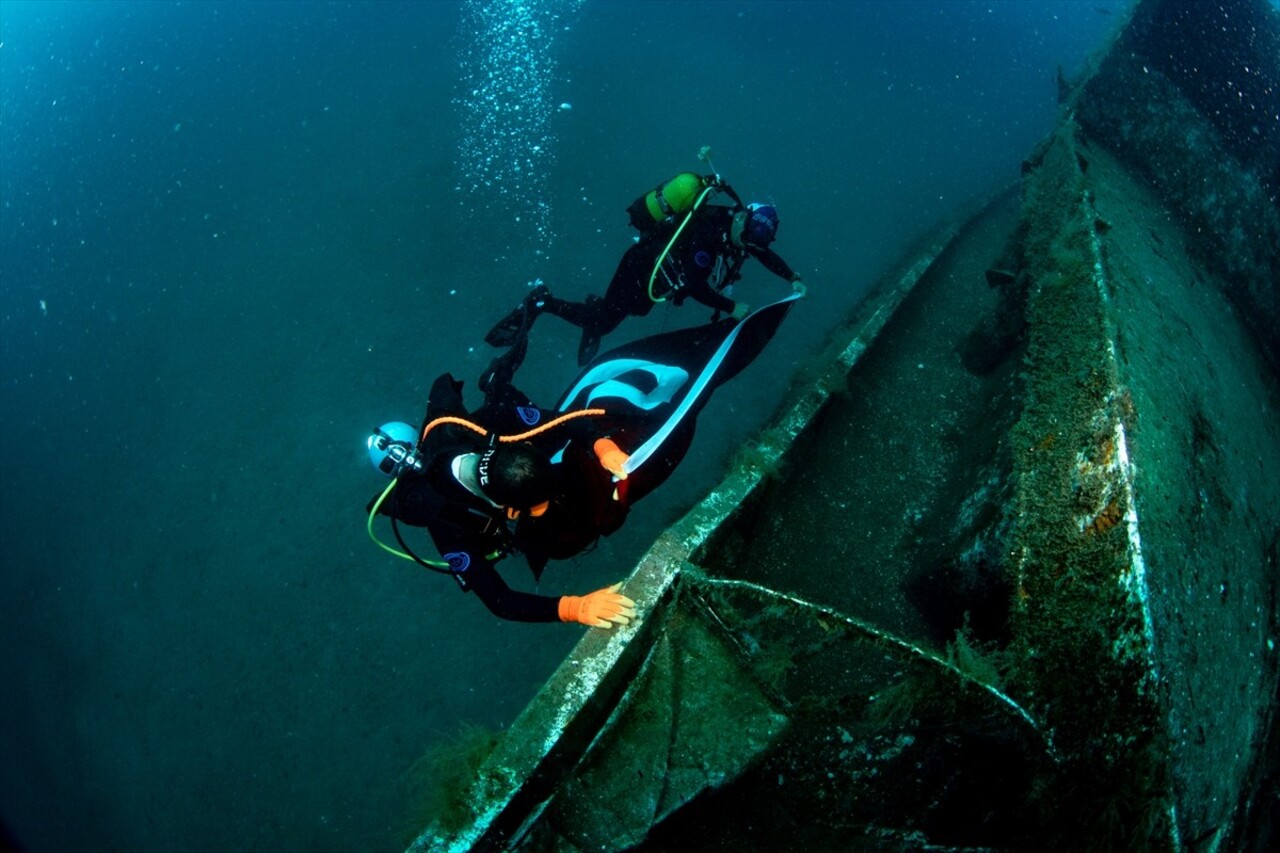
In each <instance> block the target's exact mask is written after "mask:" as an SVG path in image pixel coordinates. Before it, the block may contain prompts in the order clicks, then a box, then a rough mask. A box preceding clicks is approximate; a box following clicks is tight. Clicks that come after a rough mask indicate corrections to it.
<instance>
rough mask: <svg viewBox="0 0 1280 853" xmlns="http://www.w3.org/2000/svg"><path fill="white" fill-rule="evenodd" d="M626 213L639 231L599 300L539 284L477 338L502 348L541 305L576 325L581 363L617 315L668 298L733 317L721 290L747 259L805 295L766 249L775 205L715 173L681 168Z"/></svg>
mask: <svg viewBox="0 0 1280 853" xmlns="http://www.w3.org/2000/svg"><path fill="white" fill-rule="evenodd" d="M706 153H707V152H706V149H704V150H703V153H702V154H701V155H699V156H700V157H701V158H702V159H706V160H708V161H709V159H710V158H709V157H707V156H706ZM716 192H723V193H725V194H726V195H728V196H729V198H730V199H732V201H733V204H732V205H724V204H711V203H707V199H708V198H709V197H710V195H711V194H712V193H716ZM627 213H628V214H629V216H630V219H631V224H632V225H633V226H634V227H635V228H637V229H638V230H639V231H640V237H639V238H638V239H637V242H636V243H635V244H634V245H633V246H631V248H629V249H628V250H627V251H626V253H624V254H623V256H622V260H621V261H620V262H619V263H618V268H617V270H616V271H615V272H614V274H613V278H612V280H610V282H609V287H608V289H607V290H606V291H605V295H604V297H603V298H601V297H598V296H594V295H592V296H588V297H587V298H586V301H584V302H570V301H567V300H564V299H558V298H556V297H555V296H552V295H551V291H550V290H549V289H548V288H547V287H546V286H545V285H541V284H540V285H539V286H538V287H536V288H534V289H533V291H531V292H530V293H529V294H528V295H527V296H526V297H525V298H524V300H523V301H522V302H521V303H520V304H519V305H517V306H516V307H515V309H513V310H512V311H511V313H510V314H508V315H507V316H506V317H504V318H503V319H502V320H500V321H499V322H498V323H497V324H496V325H495V326H494V327H493V328H492V329H491V330H490V331H489V333H488V334H486V335H485V341H486V342H487V343H489V344H490V345H491V346H495V347H504V346H510V345H511V344H512V342H513V341H514V340H515V338H516V336H517V334H518V333H519V330H520V328H521V327H522V326H523V325H524V323H525V322H526V318H528V319H530V320H532V319H533V318H536V317H537V316H538V315H539V314H541V313H542V312H544V311H545V312H548V313H551V314H554V315H556V316H557V317H560V318H561V319H563V320H566V321H568V322H569V323H571V324H573V325H575V326H578V327H579V328H581V329H582V341H581V343H580V344H579V346H578V364H580V365H582V364H586V363H587V362H589V361H590V360H591V359H592V358H594V357H595V354H596V351H597V349H598V348H599V346H600V339H601V338H602V337H603V336H604V335H606V334H608V333H609V332H611V331H613V330H614V329H616V328H617V327H618V325H619V324H621V323H622V321H623V320H624V319H625V318H627V317H628V316H635V317H643V316H645V315H646V314H648V313H649V312H650V311H651V310H652V309H653V306H654V305H655V304H657V303H659V302H665V301H667V300H668V299H670V300H671V301H672V302H674V303H675V304H676V305H680V304H681V303H683V302H684V300H685V299H688V298H692V299H694V300H695V301H697V302H701V303H702V304H703V305H706V306H707V307H709V308H712V309H714V312H715V313H714V314H713V315H712V319H713V320H715V319H718V318H719V316H720V314H722V313H723V314H728V315H730V316H732V317H733V318H734V319H735V320H740V319H742V318H743V317H745V316H746V315H747V312H748V310H749V309H748V307H747V306H746V305H744V304H742V303H740V302H735V301H734V300H733V299H731V298H729V296H728V295H726V291H727V290H729V288H730V286H731V285H732V284H733V283H734V282H735V281H737V280H738V279H739V278H741V276H742V272H741V271H742V265H743V263H744V262H745V261H746V259H747V258H748V257H752V258H755V259H756V260H758V261H759V262H760V263H761V264H763V265H764V267H765V269H767V270H769V272H771V273H773V274H774V275H776V276H778V277H779V278H782V279H785V280H786V281H787V282H789V283H790V284H791V287H792V290H793V292H795V293H798V294H800V295H802V296H803V295H804V293H805V286H804V284H803V282H802V281H801V277H800V275H799V274H798V273H796V272H795V271H794V270H793V269H791V267H790V266H789V265H788V264H787V262H786V261H784V260H783V259H782V258H781V257H780V256H779V255H778V253H777V252H775V251H773V249H771V248H769V245H770V244H771V243H772V242H773V241H774V239H775V238H776V237H777V234H778V211H777V208H775V207H774V206H773V205H771V204H754V203H753V204H743V203H742V200H741V199H740V198H739V197H738V194H737V193H736V192H734V190H733V188H732V187H730V186H729V185H728V184H727V183H725V182H724V181H723V180H721V178H720V176H719V175H718V174H712V175H708V176H705V177H704V176H701V175H698V174H696V173H694V172H682V173H681V174H679V175H677V176H675V177H674V178H672V179H671V180H669V181H666V182H664V183H662V184H659V185H658V186H657V187H655V188H654V189H653V190H651V191H650V192H648V193H646V194H645V195H644V196H641V197H640V198H639V199H637V200H636V201H635V202H634V203H633V204H632V205H631V206H630V207H628V208H627Z"/></svg>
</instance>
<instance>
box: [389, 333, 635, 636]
mask: <svg viewBox="0 0 1280 853" xmlns="http://www.w3.org/2000/svg"><path fill="white" fill-rule="evenodd" d="M524 350H525V336H524V335H523V334H522V335H521V338H520V340H519V341H518V342H517V344H516V346H514V347H513V348H512V349H511V350H510V351H509V352H507V353H506V354H504V355H503V356H502V357H500V358H497V359H494V361H493V362H492V364H491V365H490V367H489V369H488V370H487V371H486V372H485V374H484V375H483V376H482V378H481V380H480V387H481V389H482V390H483V391H484V392H485V400H484V403H483V404H482V405H481V407H480V408H479V409H477V410H476V411H475V412H474V413H468V412H467V410H466V408H465V406H464V405H463V400H462V383H461V382H459V381H457V380H456V379H454V378H453V377H452V376H451V375H450V374H447V373H446V374H443V375H442V376H440V377H439V378H437V379H436V381H435V382H434V383H433V385H432V388H431V392H430V395H429V398H428V404H427V415H426V422H425V424H424V427H423V430H421V431H418V430H414V429H413V428H412V427H410V426H409V425H408V424H404V423H393V424H386V425H384V426H383V427H380V428H379V429H378V430H377V431H376V432H375V433H374V435H373V436H371V437H370V438H369V442H368V446H369V455H370V459H371V461H373V463H374V465H375V467H378V468H379V470H381V471H383V472H384V473H386V474H388V475H391V476H393V477H394V478H395V482H394V483H393V484H392V486H391V488H390V489H389V490H388V491H387V492H384V493H383V494H382V495H381V496H380V497H379V498H376V499H375V500H373V501H370V504H369V506H368V508H367V511H368V512H369V514H370V516H371V519H370V525H372V516H373V514H374V513H375V512H376V513H379V514H382V515H387V516H390V517H391V518H392V520H393V526H394V525H395V523H396V522H402V523H404V524H409V525H413V526H417V527H425V528H427V531H428V532H429V534H430V536H431V539H432V542H433V543H434V545H435V547H436V549H437V550H438V552H439V553H440V554H441V555H443V557H444V560H443V561H431V560H424V559H422V558H419V557H417V555H415V554H413V552H412V551H411V550H409V548H408V545H407V544H406V543H405V542H404V539H403V538H402V537H401V536H400V533H399V530H398V528H396V537H397V539H398V540H399V541H400V544H401V546H402V547H404V548H405V550H406V551H407V552H408V553H407V554H402V556H407V557H410V558H412V559H414V560H416V561H417V562H419V563H421V564H423V565H425V566H427V567H428V568H433V569H435V570H437V571H441V572H445V573H448V574H451V575H452V576H453V578H454V579H455V580H456V581H457V582H458V585H459V586H460V587H462V589H463V590H464V591H470V592H474V593H475V594H476V596H477V597H478V598H480V600H481V601H482V602H483V603H484V605H485V606H486V607H487V608H488V609H489V610H490V611H491V612H492V613H493V614H494V615H496V616H499V617H501V618H503V619H510V620H515V621H521V622H554V621H557V620H559V621H562V622H580V623H582V624H584V625H590V626H594V627H599V628H610V627H612V626H613V625H615V624H618V625H626V624H627V623H628V622H629V621H630V620H631V619H632V618H634V617H635V602H633V601H632V600H631V599H630V598H627V597H626V596H625V595H622V594H621V593H619V592H618V589H619V586H620V585H618V584H615V585H613V586H611V587H607V588H605V589H601V590H597V591H596V592H593V593H590V594H588V595H585V596H568V595H566V596H544V595H536V594H532V593H525V592H519V591H516V590H513V589H511V588H510V587H509V586H507V584H506V582H505V581H504V580H503V579H502V577H501V575H499V574H498V571H497V568H496V567H495V563H496V562H497V561H498V560H500V559H501V558H502V557H505V556H507V555H508V554H510V553H513V552H516V551H520V552H522V553H524V554H525V555H526V558H527V559H528V562H529V566H530V568H531V569H533V572H534V575H535V577H537V576H540V575H541V573H542V569H543V568H544V567H545V566H546V564H547V561H548V559H550V558H562V557H566V556H571V555H572V554H575V553H578V552H580V551H581V550H583V549H584V548H585V547H587V546H589V545H590V544H591V542H592V541H594V539H595V537H596V536H599V535H601V533H603V532H612V530H613V529H616V528H617V526H618V525H621V523H622V520H623V518H625V516H626V508H625V506H622V505H618V506H616V507H610V506H608V504H609V502H610V499H609V495H608V492H607V491H605V493H604V494H603V495H601V494H599V493H600V492H601V491H603V490H605V489H611V488H612V486H611V483H612V479H611V473H610V471H612V470H614V469H618V468H619V466H620V465H621V464H622V462H623V461H625V458H626V455H625V454H623V453H622V452H621V451H620V450H619V449H618V448H617V446H616V445H615V444H613V443H612V442H611V441H610V440H609V439H608V438H601V437H599V436H598V435H597V431H595V430H594V429H592V428H591V427H590V426H589V425H587V424H585V420H586V419H578V420H577V421H575V422H571V423H568V424H567V425H565V426H558V427H552V428H551V429H549V430H547V432H546V433H545V434H540V435H535V436H532V437H531V438H530V439H529V440H522V441H503V440H500V439H499V436H503V435H519V434H525V433H529V432H536V431H537V430H536V425H538V424H540V423H543V422H544V415H546V414H547V413H546V412H544V411H543V410H541V409H539V408H537V407H536V406H535V405H534V404H533V403H532V402H530V401H529V399H528V398H527V397H526V396H525V395H524V394H522V393H521V392H520V391H518V390H517V389H516V388H515V387H514V386H513V385H512V384H511V379H512V374H513V373H514V372H515V369H516V368H517V367H518V366H519V364H520V362H521V361H522V360H523V357H524ZM464 422H465V423H464ZM473 427H478V428H479V429H480V430H481V431H477V429H475V428H473ZM543 435H545V436H547V437H549V438H551V439H552V441H553V443H552V444H551V445H548V444H547V438H544V437H543ZM548 446H554V447H555V448H556V449H558V450H559V451H560V452H561V454H562V459H561V462H560V464H559V465H557V466H554V467H553V466H552V464H551V461H550V459H549V454H548V452H547V447H548ZM556 469H559V470H556ZM618 473H621V472H620V470H619V471H618ZM623 476H625V474H624V475H623ZM584 503H587V504H595V505H596V506H597V509H600V507H601V504H603V508H602V509H600V512H603V513H605V516H604V517H602V518H597V519H595V525H594V526H591V522H590V521H589V520H587V519H586V518H584V517H583V516H582V515H581V513H582V511H583V507H582V505H583V504H584ZM370 529H371V532H372V527H371V528H370ZM379 544H381V543H379ZM383 547H387V546H383ZM388 550H392V549H390V548H388Z"/></svg>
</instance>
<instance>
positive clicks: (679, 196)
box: [627, 172, 718, 233]
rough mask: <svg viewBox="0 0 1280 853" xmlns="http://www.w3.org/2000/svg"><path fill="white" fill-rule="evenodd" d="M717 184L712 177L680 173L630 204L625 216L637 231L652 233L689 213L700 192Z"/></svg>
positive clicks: (700, 195) (699, 197) (700, 194)
mask: <svg viewBox="0 0 1280 853" xmlns="http://www.w3.org/2000/svg"><path fill="white" fill-rule="evenodd" d="M717 183H718V181H717V180H716V176H715V175H710V176H708V177H705V178H704V177H703V176H702V175H699V174H698V173H696V172H681V173H680V174H678V175H676V176H675V177H674V178H672V179H671V180H668V181H663V182H662V183H660V184H658V185H657V186H656V187H654V188H653V189H651V190H649V192H647V193H645V194H644V195H642V196H640V197H639V198H638V199H636V200H635V201H633V202H632V203H631V205H630V206H629V207H628V208H627V216H628V217H629V218H630V220H631V225H632V226H633V227H634V228H635V229H636V230H637V231H640V232H642V233H647V232H649V231H653V230H654V229H656V228H657V227H658V226H659V225H662V224H664V223H669V222H672V221H674V220H675V219H677V218H679V217H681V216H684V215H685V214H686V213H688V212H689V211H691V210H693V208H694V207H695V206H696V205H697V203H698V201H699V200H700V199H701V198H702V195H703V193H704V192H705V191H706V190H707V189H708V188H709V187H713V186H716V185H717Z"/></svg>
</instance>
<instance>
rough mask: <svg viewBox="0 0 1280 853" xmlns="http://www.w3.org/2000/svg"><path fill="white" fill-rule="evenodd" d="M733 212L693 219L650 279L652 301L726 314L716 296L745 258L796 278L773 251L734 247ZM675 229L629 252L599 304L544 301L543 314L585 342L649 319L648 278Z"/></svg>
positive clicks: (713, 211)
mask: <svg viewBox="0 0 1280 853" xmlns="http://www.w3.org/2000/svg"><path fill="white" fill-rule="evenodd" d="M735 212H736V210H735V209H734V208H731V207H725V206H724V205H718V204H712V205H707V206H705V207H703V208H702V209H701V210H699V211H698V212H697V213H696V214H694V216H693V218H692V219H691V220H690V221H689V224H688V225H687V226H686V227H685V229H684V231H682V232H681V233H680V236H679V238H677V239H676V241H675V244H674V245H673V246H672V247H671V251H670V252H669V253H668V254H667V256H666V258H665V259H664V260H663V262H662V267H661V269H659V271H658V274H657V276H656V277H655V278H654V282H653V290H654V293H653V295H654V296H655V297H658V298H663V297H670V298H671V300H672V301H673V302H675V303H676V304H677V305H679V304H681V303H682V302H683V301H684V300H685V299H693V300H695V301H697V302H701V303H702V304H703V305H706V306H707V307H709V308H714V309H715V310H716V311H717V312H724V313H726V314H727V313H731V312H732V311H733V309H734V301H733V300H732V299H730V298H728V297H727V296H725V295H724V294H723V293H722V292H721V291H723V290H724V289H725V288H726V287H728V286H729V285H731V284H733V283H734V282H735V281H737V280H738V279H739V278H740V277H741V268H742V264H743V262H744V261H745V260H746V259H747V257H748V256H750V257H753V258H755V259H756V260H758V261H760V263H761V264H763V265H764V267H765V269H767V270H769V272H771V273H773V274H774V275H776V276H778V277H780V278H783V279H785V280H787V281H792V280H793V279H795V278H796V274H795V271H794V270H792V269H791V267H790V266H788V265H787V262H786V261H784V260H783V259H782V258H781V257H779V255H778V254H777V252H774V251H773V250H772V249H769V248H759V247H757V246H751V245H747V246H738V245H736V244H735V243H734V242H733V241H732V239H730V236H729V235H730V229H731V227H732V225H733V217H734V213H735ZM675 228H676V226H675V225H670V226H667V227H664V228H660V229H658V230H655V231H651V232H649V233H647V234H645V235H644V236H643V237H641V238H640V241H639V242H638V243H636V244H635V245H634V246H632V247H631V248H630V249H628V250H627V251H626V253H625V254H623V256H622V260H621V261H620V262H619V263H618V269H617V270H616V271H615V272H614V274H613V279H612V280H611V281H610V282H609V288H608V290H606V291H605V295H604V298H603V299H601V298H599V297H594V296H593V297H588V298H587V301H586V302H568V301H566V300H563V299H557V298H555V297H548V298H547V299H546V303H545V305H544V308H543V310H545V311H548V312H550V313H552V314H555V315H556V316H557V317H560V318H562V319H564V320H567V321H568V322H570V323H572V324H573V325H575V326H579V327H581V328H582V330H583V338H584V340H586V339H587V338H596V339H598V338H600V337H602V336H604V335H607V334H608V333H609V332H612V331H613V330H614V329H616V328H617V327H618V325H619V324H620V323H621V322H622V321H623V320H624V319H625V318H626V317H628V316H635V317H643V316H644V315H646V314H648V313H649V311H651V310H652V309H653V306H654V304H655V303H654V301H653V299H652V298H650V296H649V276H650V275H651V274H652V273H653V268H654V265H655V264H656V263H657V262H658V258H659V257H660V256H661V255H662V252H663V250H665V249H666V247H667V244H668V243H669V242H671V237H672V235H673V234H674V233H675Z"/></svg>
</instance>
